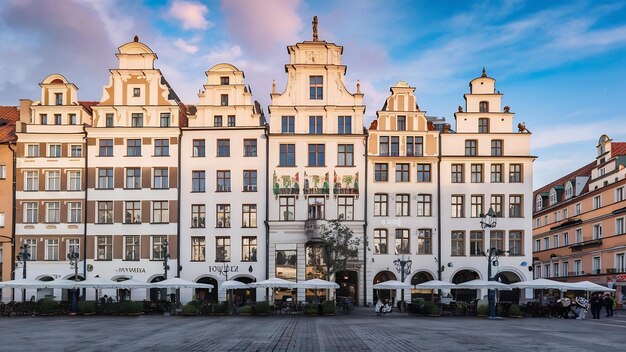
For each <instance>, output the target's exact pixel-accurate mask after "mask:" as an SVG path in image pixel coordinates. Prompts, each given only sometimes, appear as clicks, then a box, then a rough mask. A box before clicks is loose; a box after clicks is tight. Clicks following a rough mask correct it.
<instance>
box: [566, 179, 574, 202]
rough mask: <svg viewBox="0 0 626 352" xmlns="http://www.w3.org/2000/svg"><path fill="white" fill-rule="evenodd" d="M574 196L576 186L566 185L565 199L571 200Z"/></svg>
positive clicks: (568, 183)
mask: <svg viewBox="0 0 626 352" xmlns="http://www.w3.org/2000/svg"><path fill="white" fill-rule="evenodd" d="M573 196H574V186H572V183H571V182H567V183H566V184H565V199H570V198H572V197H573Z"/></svg>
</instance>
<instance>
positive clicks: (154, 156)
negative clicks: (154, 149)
mask: <svg viewBox="0 0 626 352" xmlns="http://www.w3.org/2000/svg"><path fill="white" fill-rule="evenodd" d="M150 156H151V157H153V158H161V157H168V156H170V155H169V154H168V155H150Z"/></svg>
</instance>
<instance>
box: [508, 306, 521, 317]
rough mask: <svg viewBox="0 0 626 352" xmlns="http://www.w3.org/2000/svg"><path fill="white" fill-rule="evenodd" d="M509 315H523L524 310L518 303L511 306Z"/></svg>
mask: <svg viewBox="0 0 626 352" xmlns="http://www.w3.org/2000/svg"><path fill="white" fill-rule="evenodd" d="M509 316H512V317H521V316H522V310H521V309H520V307H519V306H518V305H517V304H513V305H511V308H509Z"/></svg>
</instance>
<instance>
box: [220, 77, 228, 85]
mask: <svg viewBox="0 0 626 352" xmlns="http://www.w3.org/2000/svg"><path fill="white" fill-rule="evenodd" d="M220 84H221V85H223V86H227V85H229V84H230V78H229V77H220Z"/></svg>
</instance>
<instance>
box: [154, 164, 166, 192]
mask: <svg viewBox="0 0 626 352" xmlns="http://www.w3.org/2000/svg"><path fill="white" fill-rule="evenodd" d="M152 173H153V176H152V187H153V188H155V189H168V188H169V187H170V177H169V172H168V170H167V168H166V167H159V168H155V169H154V170H153V171H152Z"/></svg>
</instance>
